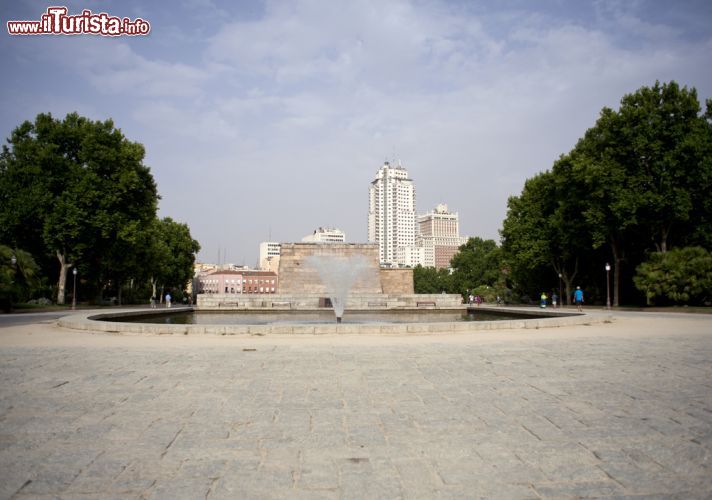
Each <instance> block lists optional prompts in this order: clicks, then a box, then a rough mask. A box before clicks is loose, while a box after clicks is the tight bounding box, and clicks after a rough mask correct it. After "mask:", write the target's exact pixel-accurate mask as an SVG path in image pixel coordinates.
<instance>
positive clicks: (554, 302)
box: [551, 292, 559, 309]
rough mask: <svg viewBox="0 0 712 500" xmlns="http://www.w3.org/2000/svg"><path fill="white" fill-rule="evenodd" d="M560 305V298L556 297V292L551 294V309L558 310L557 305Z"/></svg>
mask: <svg viewBox="0 0 712 500" xmlns="http://www.w3.org/2000/svg"><path fill="white" fill-rule="evenodd" d="M558 303H559V296H558V295H556V292H554V293H552V294H551V307H553V308H554V309H556V306H557V304H558Z"/></svg>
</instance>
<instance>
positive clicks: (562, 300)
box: [559, 273, 564, 306]
mask: <svg viewBox="0 0 712 500" xmlns="http://www.w3.org/2000/svg"><path fill="white" fill-rule="evenodd" d="M561 278H562V276H561V273H559V303H560V304H561V305H562V306H563V305H564V296H563V295H562V293H561V290H562V289H561Z"/></svg>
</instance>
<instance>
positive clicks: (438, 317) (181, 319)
mask: <svg viewBox="0 0 712 500" xmlns="http://www.w3.org/2000/svg"><path fill="white" fill-rule="evenodd" d="M537 317H540V316H537V315H534V314H527V313H525V312H512V311H502V310H494V311H491V310H484V309H469V310H468V309H464V308H458V309H421V310H411V309H391V310H356V311H353V310H351V311H346V313H345V314H344V316H343V323H342V324H345V325H346V324H357V325H361V324H371V325H376V324H394V323H395V324H401V323H451V322H459V321H503V320H511V319H532V318H537ZM107 320H108V321H121V322H128V323H154V324H164V325H310V324H313V325H321V324H333V323H334V312H333V311H331V310H311V311H304V310H296V311H269V312H264V311H254V310H252V311H251V310H245V311H230V312H224V311H185V312H180V313H171V312H166V313H164V314H150V315H146V314H139V315H136V316H128V317H125V316H122V317H117V318H107Z"/></svg>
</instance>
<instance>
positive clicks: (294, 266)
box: [279, 243, 412, 296]
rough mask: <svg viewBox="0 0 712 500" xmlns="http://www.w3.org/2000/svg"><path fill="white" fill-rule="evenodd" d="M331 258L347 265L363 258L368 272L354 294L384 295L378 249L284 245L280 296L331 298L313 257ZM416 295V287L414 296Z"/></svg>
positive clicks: (350, 245) (369, 246)
mask: <svg viewBox="0 0 712 500" xmlns="http://www.w3.org/2000/svg"><path fill="white" fill-rule="evenodd" d="M316 255H321V256H329V257H333V258H336V259H344V261H347V259H348V258H350V257H355V256H360V257H361V258H363V259H365V260H366V263H367V265H366V268H365V269H364V270H363V271H362V272H361V273H359V276H358V277H357V279H356V281H355V283H354V285H353V286H352V288H351V293H352V294H374V293H382V288H381V276H380V273H379V268H380V265H379V257H378V245H376V244H368V243H364V244H360V243H282V250H281V256H280V259H279V293H280V294H281V295H312V294H314V295H323V296H326V295H327V290H326V286H325V285H324V283H322V280H321V277H320V276H319V272H318V271H317V269H316V267H314V265H313V264H312V263H310V261H309V258H310V257H311V256H316ZM410 293H412V287H411V292H410Z"/></svg>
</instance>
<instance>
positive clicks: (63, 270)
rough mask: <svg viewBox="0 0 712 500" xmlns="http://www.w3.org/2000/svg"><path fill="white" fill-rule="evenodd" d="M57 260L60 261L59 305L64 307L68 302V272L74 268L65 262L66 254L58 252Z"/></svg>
mask: <svg viewBox="0 0 712 500" xmlns="http://www.w3.org/2000/svg"><path fill="white" fill-rule="evenodd" d="M57 260H59V282H58V283H57V304H60V305H63V304H64V303H65V301H66V299H65V295H66V293H65V290H66V288H67V271H69V268H71V267H73V266H74V264H70V263H69V262H67V261H66V260H65V257H64V254H63V253H61V252H60V251H59V250H57Z"/></svg>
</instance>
